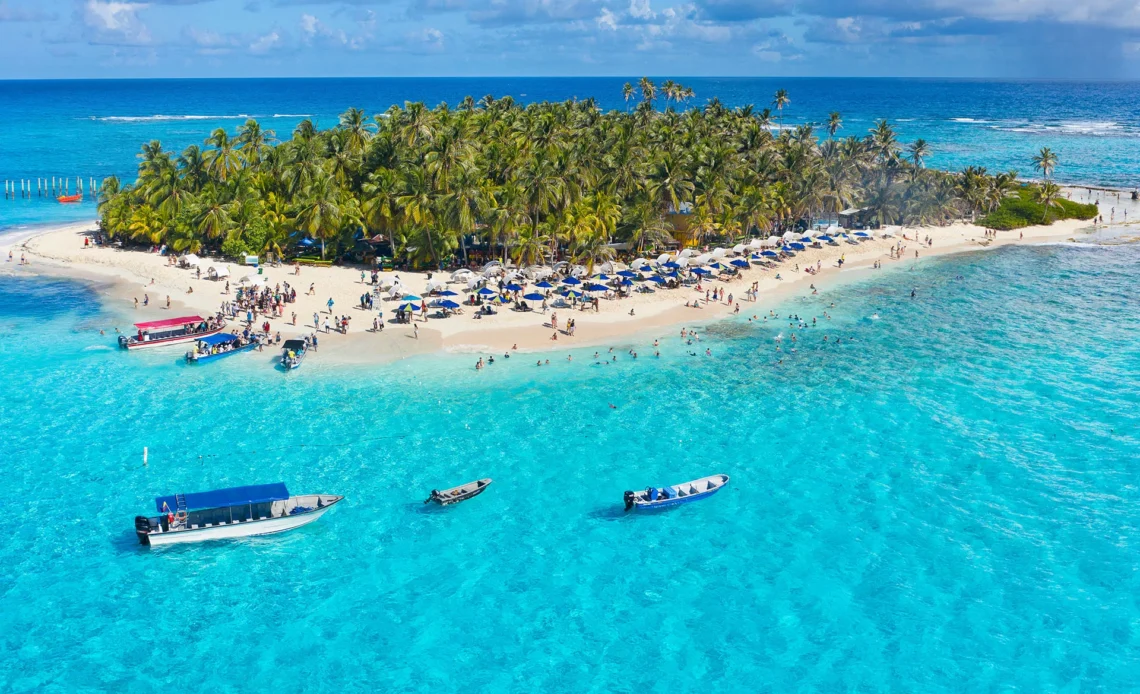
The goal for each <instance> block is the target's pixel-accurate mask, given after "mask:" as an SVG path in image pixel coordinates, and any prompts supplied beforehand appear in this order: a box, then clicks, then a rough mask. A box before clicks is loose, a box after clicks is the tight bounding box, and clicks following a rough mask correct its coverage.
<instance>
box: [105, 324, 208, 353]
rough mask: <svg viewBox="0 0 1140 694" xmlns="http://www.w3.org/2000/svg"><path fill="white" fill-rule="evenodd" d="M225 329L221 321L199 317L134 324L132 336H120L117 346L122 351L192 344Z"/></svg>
mask: <svg viewBox="0 0 1140 694" xmlns="http://www.w3.org/2000/svg"><path fill="white" fill-rule="evenodd" d="M225 327H226V322H225V321H223V320H207V319H205V318H202V317H201V316H183V317H182V318H166V319H164V320H156V321H150V322H147V323H135V331H136V332H135V334H134V335H133V336H128V335H120V336H119V346H120V347H122V348H123V349H140V348H143V347H161V346H163V345H176V344H179V343H182V342H193V341H195V340H200V339H202V338H203V337H206V336H208V335H214V334H216V333H220V332H221V331H222V330H224V329H225Z"/></svg>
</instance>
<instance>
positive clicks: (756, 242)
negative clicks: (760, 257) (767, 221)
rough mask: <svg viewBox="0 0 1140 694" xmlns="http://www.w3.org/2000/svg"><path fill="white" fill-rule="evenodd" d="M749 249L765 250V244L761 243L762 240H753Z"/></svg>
mask: <svg viewBox="0 0 1140 694" xmlns="http://www.w3.org/2000/svg"><path fill="white" fill-rule="evenodd" d="M748 247H749V248H763V247H764V242H763V241H761V240H760V239H752V240H751V241H749V242H748Z"/></svg>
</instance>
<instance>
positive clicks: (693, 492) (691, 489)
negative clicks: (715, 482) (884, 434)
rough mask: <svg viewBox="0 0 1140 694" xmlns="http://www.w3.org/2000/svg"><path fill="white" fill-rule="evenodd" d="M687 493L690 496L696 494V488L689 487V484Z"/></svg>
mask: <svg viewBox="0 0 1140 694" xmlns="http://www.w3.org/2000/svg"><path fill="white" fill-rule="evenodd" d="M709 488H710V489H711V488H712V487H709ZM689 493H690V494H696V493H697V488H696V487H694V486H693V485H691V484H690V485H689Z"/></svg>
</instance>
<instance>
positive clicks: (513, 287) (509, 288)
mask: <svg viewBox="0 0 1140 694" xmlns="http://www.w3.org/2000/svg"><path fill="white" fill-rule="evenodd" d="M506 290H507V291H508V292H521V291H522V287H520V286H518V285H517V284H508V285H507V286H506Z"/></svg>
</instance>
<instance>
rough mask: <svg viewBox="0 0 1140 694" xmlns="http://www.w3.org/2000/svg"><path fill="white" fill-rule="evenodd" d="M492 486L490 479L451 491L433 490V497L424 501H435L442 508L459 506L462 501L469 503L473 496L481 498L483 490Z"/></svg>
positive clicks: (454, 488)
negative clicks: (452, 505)
mask: <svg viewBox="0 0 1140 694" xmlns="http://www.w3.org/2000/svg"><path fill="white" fill-rule="evenodd" d="M489 484H491V478H490V477H488V478H486V479H482V480H475V481H474V482H468V483H467V484H461V485H459V486H458V487H452V488H451V489H444V490H443V491H438V490H435V489H433V490H431V496H429V497H428V498H427V499H425V500H424V503H425V504H427V503H430V502H432V501H434V502H435V503H437V504H439V505H440V506H449V505H451V504H458V503H459V502H460V501H467V500H468V499H470V498H471V497H473V496H479V495H480V494H482V493H483V490H485V489H486V488H487V486H488V485H489Z"/></svg>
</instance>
